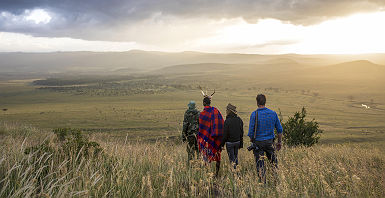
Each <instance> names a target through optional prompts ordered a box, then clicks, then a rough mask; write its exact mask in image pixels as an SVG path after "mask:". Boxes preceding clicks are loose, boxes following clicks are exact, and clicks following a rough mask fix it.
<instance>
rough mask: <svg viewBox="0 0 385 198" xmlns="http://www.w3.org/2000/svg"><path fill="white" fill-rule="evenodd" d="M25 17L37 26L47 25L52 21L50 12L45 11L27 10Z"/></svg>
mask: <svg viewBox="0 0 385 198" xmlns="http://www.w3.org/2000/svg"><path fill="white" fill-rule="evenodd" d="M25 15H26V16H25V17H24V18H25V20H27V21H33V22H34V23H35V24H40V23H42V24H47V23H49V22H50V21H51V19H52V17H51V16H50V15H49V14H48V12H46V11H45V10H43V9H34V10H32V11H31V10H26V11H25Z"/></svg>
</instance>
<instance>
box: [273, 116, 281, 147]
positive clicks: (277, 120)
mask: <svg viewBox="0 0 385 198" xmlns="http://www.w3.org/2000/svg"><path fill="white" fill-rule="evenodd" d="M275 115H276V119H275V120H276V121H275V128H276V129H277V133H278V142H277V146H276V148H277V150H278V151H279V150H281V147H282V132H283V128H282V125H281V122H280V121H279V118H278V115H277V114H275Z"/></svg>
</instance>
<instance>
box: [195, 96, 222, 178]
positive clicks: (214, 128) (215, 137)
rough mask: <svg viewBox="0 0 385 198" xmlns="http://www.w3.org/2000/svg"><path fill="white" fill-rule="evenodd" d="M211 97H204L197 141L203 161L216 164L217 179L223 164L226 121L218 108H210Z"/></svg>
mask: <svg viewBox="0 0 385 198" xmlns="http://www.w3.org/2000/svg"><path fill="white" fill-rule="evenodd" d="M202 93H203V91H202ZM214 93H215V92H214ZM212 95H213V94H212ZM212 95H211V96H212ZM211 96H208V95H204V98H203V106H204V109H203V111H202V112H201V113H200V115H199V132H198V135H197V140H198V147H199V151H200V152H201V154H202V156H203V159H204V160H205V161H206V162H209V163H211V162H212V161H215V162H216V171H215V176H216V177H217V176H218V173H219V168H220V164H221V151H222V150H221V147H220V144H221V140H222V136H223V125H224V121H223V117H222V114H221V112H219V110H218V109H217V108H215V107H212V106H210V105H211Z"/></svg>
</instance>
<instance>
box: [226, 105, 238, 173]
mask: <svg viewBox="0 0 385 198" xmlns="http://www.w3.org/2000/svg"><path fill="white" fill-rule="evenodd" d="M226 114H227V116H226V121H225V124H224V133H223V138H222V142H221V147H223V146H224V145H225V144H226V151H227V155H228V156H229V160H230V163H231V164H232V165H233V166H234V169H236V168H237V165H238V150H239V149H240V148H243V121H242V119H241V118H240V117H239V116H238V115H237V107H236V106H234V105H232V104H230V103H229V104H228V105H227V107H226Z"/></svg>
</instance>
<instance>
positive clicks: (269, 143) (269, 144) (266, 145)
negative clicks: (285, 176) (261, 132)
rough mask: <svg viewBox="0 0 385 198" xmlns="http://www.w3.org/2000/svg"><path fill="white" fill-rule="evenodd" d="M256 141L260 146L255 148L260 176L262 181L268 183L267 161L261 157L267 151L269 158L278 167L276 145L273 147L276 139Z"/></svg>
mask: <svg viewBox="0 0 385 198" xmlns="http://www.w3.org/2000/svg"><path fill="white" fill-rule="evenodd" d="M254 143H255V145H256V146H257V147H258V149H254V150H253V153H254V157H255V162H256V164H257V172H258V177H259V180H260V181H263V182H264V183H266V177H265V173H266V168H265V162H264V159H263V158H262V159H261V157H262V156H263V155H264V154H265V153H266V157H267V159H268V160H269V161H270V162H271V163H272V164H273V166H274V167H275V168H277V164H278V160H277V156H276V155H275V152H274V147H273V143H274V140H273V139H270V140H263V141H255V142H254Z"/></svg>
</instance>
